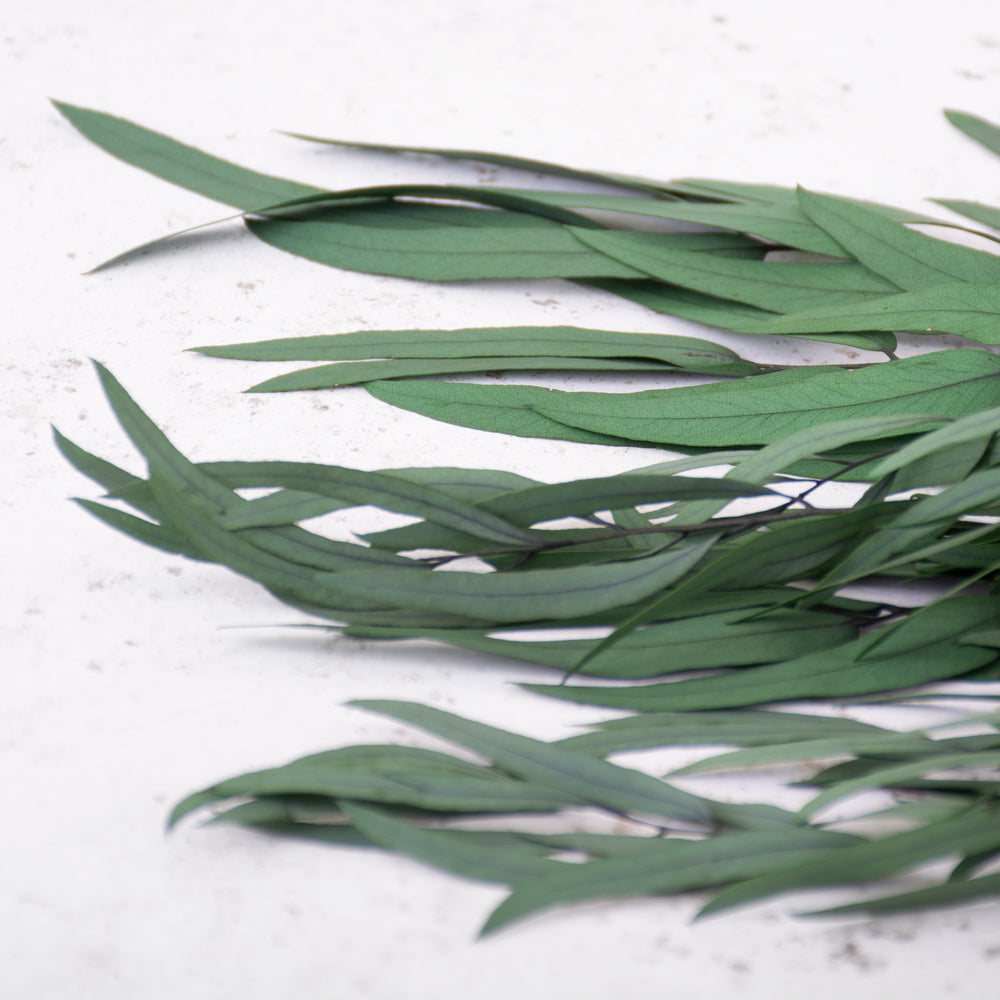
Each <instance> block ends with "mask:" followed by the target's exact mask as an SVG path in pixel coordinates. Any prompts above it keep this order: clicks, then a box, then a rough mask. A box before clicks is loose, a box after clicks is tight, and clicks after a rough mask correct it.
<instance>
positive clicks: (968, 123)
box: [944, 110, 1000, 156]
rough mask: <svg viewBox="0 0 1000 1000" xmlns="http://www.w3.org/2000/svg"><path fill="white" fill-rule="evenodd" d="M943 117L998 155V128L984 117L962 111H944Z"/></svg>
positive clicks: (999, 137) (999, 150)
mask: <svg viewBox="0 0 1000 1000" xmlns="http://www.w3.org/2000/svg"><path fill="white" fill-rule="evenodd" d="M944 116H945V118H947V119H948V121H949V122H951V124H952V125H954V126H955V128H957V129H958V130H959V131H960V132H964V133H965V134H966V135H967V136H968V137H969V138H970V139H973V140H974V141H976V142H978V143H979V144H980V145H981V146H985V147H986V148H987V149H988V150H989V151H990V152H991V153H995V154H996V155H997V156H1000V128H997V126H996V125H992V124H990V122H988V121H986V119H985V118H977V117H976V116H975V115H970V114H966V113H965V112H964V111H947V110H946V111H945V113H944Z"/></svg>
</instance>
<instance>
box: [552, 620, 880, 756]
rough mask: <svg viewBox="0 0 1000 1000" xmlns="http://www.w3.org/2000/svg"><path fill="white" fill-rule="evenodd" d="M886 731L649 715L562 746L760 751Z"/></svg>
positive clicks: (792, 718) (790, 719) (848, 722)
mask: <svg viewBox="0 0 1000 1000" xmlns="http://www.w3.org/2000/svg"><path fill="white" fill-rule="evenodd" d="M640 634H641V633H640ZM626 641H627V640H626ZM884 732H885V730H883V729H880V728H879V727H877V726H871V725H868V724H866V723H863V722H858V721H856V720H854V719H846V718H841V717H840V716H826V715H804V714H801V713H794V712H775V711H756V710H753V709H729V710H726V711H722V712H648V713H644V714H642V715H632V716H629V717H627V718H624V719H611V720H610V721H607V722H601V723H599V724H598V729H597V731H596V732H591V733H584V734H583V735H581V736H571V737H570V738H569V739H566V740H562V742H561V744H560V745H562V746H566V747H569V748H570V749H572V750H580V751H583V752H584V753H596V754H600V755H601V756H604V755H605V754H608V753H616V752H618V751H621V750H642V749H646V748H649V747H661V746H708V745H714V744H718V745H733V744H735V745H736V746H743V747H757V746H772V745H775V744H783V743H785V742H792V743H794V742H797V741H801V740H816V739H832V738H840V739H844V738H851V737H853V738H863V737H866V736H867V737H869V738H871V737H873V736H878V735H879V734H881V733H884ZM713 759H718V758H713Z"/></svg>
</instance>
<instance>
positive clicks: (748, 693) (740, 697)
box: [523, 597, 1000, 712]
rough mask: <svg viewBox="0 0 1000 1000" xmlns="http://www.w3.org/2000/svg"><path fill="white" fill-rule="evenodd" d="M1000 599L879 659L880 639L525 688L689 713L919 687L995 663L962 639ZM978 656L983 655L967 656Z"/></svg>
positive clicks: (917, 627) (961, 603) (912, 636)
mask: <svg viewBox="0 0 1000 1000" xmlns="http://www.w3.org/2000/svg"><path fill="white" fill-rule="evenodd" d="M998 608H1000V605H998V603H997V601H996V600H995V599H994V598H989V597H963V598H953V599H951V600H949V601H945V602H941V603H939V604H938V605H936V606H935V607H934V608H933V609H930V610H929V611H928V613H927V614H925V615H920V616H916V617H915V618H914V619H913V621H912V623H911V622H906V623H904V625H903V626H901V627H899V628H897V629H895V630H894V632H893V634H892V636H891V637H890V638H888V639H887V640H886V641H885V642H883V643H881V644H880V646H879V650H878V653H877V654H873V655H872V656H871V657H868V658H863V654H864V653H865V651H866V650H867V648H868V647H869V646H871V645H873V644H874V642H875V641H876V639H877V638H878V636H877V634H874V635H866V636H862V637H861V638H859V639H854V640H852V641H850V642H847V643H844V644H843V645H841V646H836V647H834V648H832V649H827V650H821V651H817V652H815V653H811V654H807V655H806V656H802V657H798V658H796V659H792V660H787V661H785V662H784V663H780V664H774V665H772V666H761V667H752V668H746V669H742V670H738V671H734V672H730V673H726V674H720V675H717V676H715V677H706V678H695V679H693V680H682V681H674V682H666V683H662V684H646V685H633V686H631V687H615V688H610V687H607V688H605V687H602V688H596V687H590V686H583V685H568V684H567V685H545V684H528V685H523V686H524V687H527V688H528V689H529V690H532V691H539V692H541V693H543V694H548V695H552V696H553V697H556V698H562V699H565V700H568V701H576V702H581V703H584V704H589V705H606V706H609V707H613V708H627V709H631V710H634V711H641V712H664V711H670V712H679V711H684V712H689V711H697V710H702V709H720V708H730V707H739V706H747V705H760V704H766V703H768V702H777V701H792V700H795V699H801V698H838V697H851V696H854V695H859V694H866V693H869V692H872V691H887V690H892V689H897V688H907V687H913V686H916V685H918V684H925V683H928V682H929V681H934V680H941V679H943V678H948V677H958V676H960V675H961V674H964V673H968V672H969V671H971V670H975V669H976V668H977V667H981V666H983V665H984V664H986V663H989V662H991V661H992V660H993V659H994V658H995V655H996V654H995V652H994V651H993V650H990V649H987V648H980V647H974V646H962V647H959V646H957V645H956V639H957V637H958V636H961V635H963V634H964V633H965V632H968V631H970V630H973V629H975V628H976V627H977V626H979V625H982V624H984V623H986V622H989V621H991V620H992V618H993V617H994V616H995V615H996V614H997V611H998ZM970 650H976V652H977V653H978V654H979V655H974V656H966V655H965V654H966V653H967V652H969V651H970Z"/></svg>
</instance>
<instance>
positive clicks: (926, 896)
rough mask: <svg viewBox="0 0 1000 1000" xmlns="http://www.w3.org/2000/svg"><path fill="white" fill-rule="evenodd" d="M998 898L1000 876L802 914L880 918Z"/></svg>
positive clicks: (928, 888)
mask: <svg viewBox="0 0 1000 1000" xmlns="http://www.w3.org/2000/svg"><path fill="white" fill-rule="evenodd" d="M997 895H1000V873H997V874H995V875H983V876H981V877H980V878H974V879H968V880H966V881H962V882H944V883H942V884H941V885H931V886H927V887H926V888H924V889H914V890H912V891H911V892H899V893H893V894H892V895H891V896H880V897H878V898H876V899H866V900H863V901H862V902H860V903H846V904H845V905H843V906H831V907H829V908H828V909H825V910H812V911H810V912H808V913H803V914H800V915H801V916H804V917H835V916H841V915H845V916H846V915H848V914H853V913H871V914H878V915H881V914H884V913H910V912H913V911H914V910H925V909H936V908H939V907H943V906H964V905H965V904H967V903H972V902H976V901H977V900H980V899H987V898H989V897H992V896H997Z"/></svg>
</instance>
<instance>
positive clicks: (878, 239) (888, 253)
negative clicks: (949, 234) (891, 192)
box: [799, 189, 1000, 291]
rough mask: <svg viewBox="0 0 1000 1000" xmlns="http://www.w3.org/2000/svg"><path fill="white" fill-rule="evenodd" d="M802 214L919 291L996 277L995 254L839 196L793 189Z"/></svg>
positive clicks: (864, 260)
mask: <svg viewBox="0 0 1000 1000" xmlns="http://www.w3.org/2000/svg"><path fill="white" fill-rule="evenodd" d="M799 204H800V205H801V206H802V208H803V211H804V212H805V214H806V215H807V216H808V217H809V218H810V219H812V221H813V222H815V223H816V224H817V225H819V226H821V227H822V228H823V229H824V230H825V231H826V232H827V233H829V235H830V236H831V237H832V238H833V239H835V240H836V241H837V242H838V243H839V244H840V245H841V246H842V247H844V249H845V250H846V251H847V252H848V253H849V254H850V255H851V257H853V258H854V259H855V260H857V261H859V262H860V263H861V264H863V265H864V266H865V267H866V268H868V270H870V271H874V272H875V273H876V274H879V275H881V276H882V277H883V278H885V279H886V280H887V281H890V282H892V284H894V285H895V286H897V287H898V288H902V289H905V290H906V291H920V290H922V289H925V288H930V287H933V286H934V285H942V284H949V283H951V282H953V281H955V280H956V279H958V280H959V281H968V282H976V283H979V284H991V283H995V282H997V281H1000V257H998V256H996V255H995V254H990V253H983V252H982V251H981V250H972V249H970V248H969V247H963V246H959V245H958V244H955V243H947V242H945V241H944V240H938V239H934V238H933V237H931V236H925V235H924V234H923V233H917V232H914V231H912V230H910V229H907V228H906V227H905V226H903V225H902V224H900V223H898V222H895V221H893V220H892V219H887V218H886V217H885V216H884V215H880V214H879V213H878V212H873V211H871V210H869V209H866V208H863V207H861V206H860V205H857V204H853V203H851V202H849V201H846V200H845V199H843V198H831V197H830V196H829V195H820V194H814V193H813V192H811V191H804V190H801V189H800V190H799Z"/></svg>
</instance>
